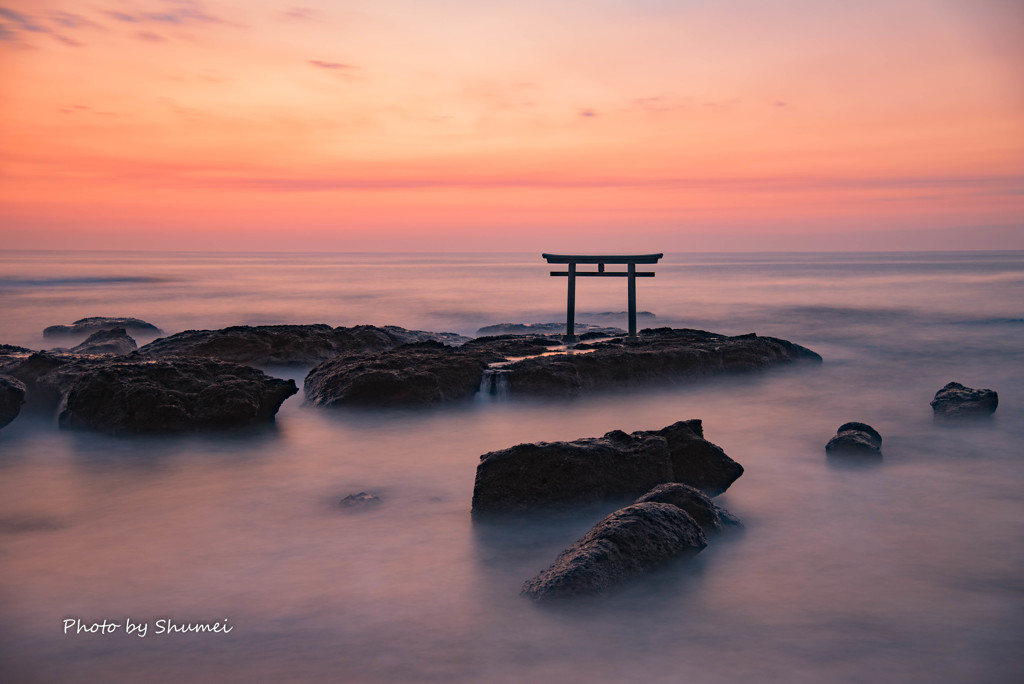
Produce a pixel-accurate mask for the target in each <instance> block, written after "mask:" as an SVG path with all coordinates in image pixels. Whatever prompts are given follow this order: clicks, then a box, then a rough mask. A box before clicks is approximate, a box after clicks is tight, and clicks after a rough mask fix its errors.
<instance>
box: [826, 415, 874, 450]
mask: <svg viewBox="0 0 1024 684" xmlns="http://www.w3.org/2000/svg"><path fill="white" fill-rule="evenodd" d="M825 453H827V454H830V455H831V454H840V455H859V456H881V455H882V436H881V435H880V434H878V431H877V430H875V428H873V427H871V426H870V425H867V424H866V423H843V424H842V425H840V426H839V429H838V430H836V436H835V437H833V438H832V439H830V440H829V441H828V444H826V445H825Z"/></svg>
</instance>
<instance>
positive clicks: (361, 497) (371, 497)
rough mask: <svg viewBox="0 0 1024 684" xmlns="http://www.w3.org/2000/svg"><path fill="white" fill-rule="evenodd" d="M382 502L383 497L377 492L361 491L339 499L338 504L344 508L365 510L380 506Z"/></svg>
mask: <svg viewBox="0 0 1024 684" xmlns="http://www.w3.org/2000/svg"><path fill="white" fill-rule="evenodd" d="M380 503H381V498H380V497H379V496H377V495H376V494H369V493H367V492H359V493H358V494H349V495H348V496H346V497H345V498H344V499H342V500H341V501H339V502H338V505H339V506H341V507H342V508H348V509H352V510H358V511H363V510H367V509H370V508H374V507H376V506H379V505H380Z"/></svg>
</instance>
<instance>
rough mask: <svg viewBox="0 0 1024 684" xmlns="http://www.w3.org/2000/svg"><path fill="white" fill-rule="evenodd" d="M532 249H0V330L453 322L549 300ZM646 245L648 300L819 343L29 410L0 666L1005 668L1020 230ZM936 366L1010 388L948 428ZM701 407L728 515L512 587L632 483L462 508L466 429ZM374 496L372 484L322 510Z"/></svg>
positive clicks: (485, 319)
mask: <svg viewBox="0 0 1024 684" xmlns="http://www.w3.org/2000/svg"><path fill="white" fill-rule="evenodd" d="M609 268H612V267H609ZM550 270H552V268H551V267H549V266H548V265H547V264H546V263H545V262H544V261H543V260H542V259H541V257H540V254H256V253H253V254H244V253H236V254H191V253H160V254H154V253H129V252H59V251H50V252H14V251H0V311H2V314H0V343H6V344H17V345H21V346H26V347H30V348H33V349H40V348H45V347H52V346H56V345H57V344H66V343H65V342H62V341H56V340H50V339H44V338H43V336H42V331H43V329H44V328H45V327H47V326H49V325H54V324H59V323H62V324H67V323H71V322H72V321H74V320H76V319H79V318H83V317H86V316H133V317H137V318H142V319H144V320H147V321H149V322H151V323H154V324H156V325H157V326H159V327H161V328H162V329H163V330H164V331H166V332H167V333H173V332H178V331H181V330H186V329H204V328H221V327H226V326H229V325H252V324H271V323H328V324H331V325H346V326H351V325H357V324H374V325H400V326H403V327H406V328H410V329H421V330H434V331H451V332H457V333H461V334H464V335H473V334H475V332H476V330H477V329H479V328H481V327H483V326H487V325H492V324H497V323H506V322H525V323H536V322H559V321H564V316H565V286H566V283H565V279H564V278H552V277H550V276H549V275H548V272H549V271H550ZM652 270H654V271H655V272H656V273H657V276H656V277H655V278H645V279H642V280H640V281H639V282H638V286H637V291H638V308H639V309H640V310H641V311H646V312H650V314H653V315H647V316H641V318H640V325H641V327H654V326H673V327H690V328H700V329H705V330H711V331H714V332H720V333H726V334H742V333H748V332H756V333H758V334H760V335H772V336H776V337H782V338H785V339H788V340H791V341H793V342H796V343H798V344H801V345H804V346H807V347H810V348H811V349H814V350H815V351H817V352H818V353H820V354H821V355H822V356H823V357H824V359H825V362H824V364H823V365H821V366H813V367H811V366H802V367H794V368H787V369H779V370H775V371H771V372H767V373H763V374H759V375H751V376H745V377H731V378H720V379H717V380H713V381H706V382H702V383H697V384H680V385H674V386H658V387H651V388H647V389H629V390H623V391H616V392H606V393H595V394H593V395H591V396H586V397H583V398H580V399H578V400H574V401H544V400H535V399H530V400H526V399H516V398H515V397H512V398H509V399H507V400H495V399H494V398H479V399H478V400H475V401H471V402H466V403H464V404H459V405H454V406H445V407H438V408H429V409H421V410H381V411H374V410H365V409H364V410H354V409H350V410H325V409H317V408H313V407H310V406H307V405H305V404H304V403H303V400H302V395H301V393H300V394H299V395H297V396H295V397H293V398H291V399H289V400H288V401H286V402H285V404H284V405H283V407H282V409H281V411H280V412H279V414H278V417H277V421H276V424H275V425H274V426H272V427H270V428H267V429H265V430H260V431H257V432H255V433H252V434H244V435H226V436H225V435H221V436H216V435H208V436H202V435H200V436H183V437H159V438H155V437H149V438H143V437H139V438H135V437H118V438H115V437H109V436H104V435H96V434H91V433H82V432H66V431H61V430H59V429H57V427H56V424H55V420H54V419H53V417H52V416H41V415H35V414H32V413H30V412H27V413H25V414H23V415H22V416H20V417H19V418H18V419H17V420H15V421H14V422H13V423H12V424H11V425H9V426H7V427H6V428H4V429H2V430H0V568H2V569H0V681H5V682H6V681H11V682H110V681H146V682H175V683H180V682H184V681H196V682H254V681H275V682H276V681H281V682H283V681H289V682H306V681H309V682H314V681H336V682H360V683H361V682H367V683H376V682H382V683H383V682H455V683H465V684H470V683H477V682H489V683H499V684H501V683H506V682H507V683H509V684H511V683H514V682H526V681H529V682H538V683H540V682H593V683H605V682H607V683H609V684H611V683H620V682H651V683H662V682H664V683H666V684H668V683H672V684H676V683H678V682H684V681H685V682H697V683H700V682H708V683H715V684H717V683H727V682H741V681H751V682H752V681H757V682H780V683H781V682H787V683H788V682H798V683H799V682H807V683H815V684H817V683H820V682H863V681H872V682H900V683H903V682H922V683H925V682H928V683H931V682H965V683H967V682H971V683H974V682H1010V681H1024V656H1022V652H1021V649H1020V645H1021V643H1024V581H1022V577H1024V342H1022V340H1024V252H930V253H857V254H854V253H841V254H834V253H828V254H806V253H799V254H779V253H771V254H692V255H688V254H671V253H670V254H666V255H665V258H664V259H663V260H662V262H661V263H659V264H657V265H655V266H653V267H652ZM625 309H626V287H625V282H623V279H616V278H606V279H605V278H587V279H581V280H580V281H579V282H578V288H577V311H578V313H577V320H578V321H580V322H584V323H588V322H589V323H595V324H599V325H615V326H619V327H625V325H626V321H625V315H624V314H623V313H622V312H623V311H625ZM139 341H140V343H142V342H146V341H149V339H147V338H143V339H140V340H139ZM270 372H271V373H272V374H276V375H279V376H281V377H293V378H295V379H296V381H297V382H299V383H301V381H302V378H303V375H304V371H302V370H285V369H270ZM954 380H955V381H958V382H961V383H963V384H966V385H970V386H973V387H986V388H992V389H995V390H997V391H998V392H999V409H998V411H997V412H996V414H995V416H994V417H993V419H991V420H987V421H980V422H978V423H975V424H969V425H963V426H958V427H947V426H943V425H939V424H935V423H934V422H933V420H932V414H931V408H930V407H929V405H928V402H929V401H930V400H931V398H932V397H933V396H934V394H935V392H936V391H937V390H938V389H939V388H940V387H942V386H943V385H944V384H946V383H947V382H949V381H954ZM688 418H701V419H702V420H703V422H704V429H705V434H706V436H707V438H708V439H710V440H711V441H712V442H715V443H717V444H719V445H720V446H722V447H723V448H724V449H725V451H726V453H728V454H729V455H730V456H731V457H732V458H734V459H735V460H737V461H739V462H740V463H741V464H743V466H744V467H745V468H746V472H745V473H744V475H743V476H742V477H741V478H740V479H739V480H738V481H737V482H736V483H735V484H734V485H733V486H732V487H731V488H730V489H729V491H728V492H727V493H725V494H724V495H722V496H720V497H718V499H717V502H718V503H719V504H720V505H722V506H724V507H725V508H727V509H728V510H729V511H730V512H732V513H733V514H734V515H736V516H737V517H738V518H740V519H741V520H742V521H743V522H744V524H745V528H744V530H743V531H742V532H741V533H738V534H733V535H729V536H726V537H719V538H715V539H712V540H711V543H710V545H709V546H708V548H707V549H706V550H705V551H704V552H702V553H701V554H699V555H698V556H697V557H696V558H694V559H692V560H689V561H687V562H685V563H677V564H674V565H670V566H668V567H666V568H665V569H663V570H662V571H660V572H656V573H654V574H653V575H651V576H648V577H645V578H642V579H640V580H638V581H636V582H633V583H631V584H629V585H628V586H626V587H625V588H624V589H623V591H621V592H619V593H617V594H615V595H614V596H612V597H610V598H609V599H607V600H602V601H588V602H579V603H573V604H570V605H565V606H557V607H553V608H538V607H537V606H534V605H532V604H530V603H529V602H528V601H527V600H526V599H524V598H522V597H520V596H519V589H520V586H521V584H522V582H523V580H525V579H527V578H529V577H531V576H532V575H534V574H535V573H537V572H538V571H540V570H542V569H543V568H545V567H546V566H547V565H548V564H550V563H551V561H553V560H554V558H555V557H556V556H557V555H558V553H559V551H561V549H563V548H564V547H565V546H567V545H569V544H570V543H572V542H573V541H574V540H575V539H577V538H578V537H579V536H581V535H582V534H583V533H584V532H585V531H586V530H587V529H588V528H589V527H590V526H591V525H593V523H595V522H596V521H597V520H598V519H599V518H600V517H601V516H602V515H604V514H606V513H608V512H610V511H611V510H614V508H616V507H617V503H618V504H621V503H622V502H617V503H616V502H612V503H609V504H608V505H607V506H604V507H600V508H590V509H586V510H579V511H577V512H575V513H573V514H566V515H560V516H551V517H542V518H538V519H526V520H517V521H515V522H509V523H507V524H487V525H480V524H477V525H474V524H473V523H472V521H471V520H470V516H469V510H470V499H471V495H472V488H473V478H474V474H475V468H476V465H477V463H478V460H479V456H480V455H481V454H483V453H485V452H488V451H492V450H496V449H502V448H505V447H508V446H511V445H514V444H517V443H520V442H531V441H541V440H546V441H552V440H569V439H575V438H579V437H590V436H599V435H601V434H603V433H605V432H608V431H609V430H613V429H623V430H626V431H632V430H640V429H657V428H661V427H664V426H665V425H668V424H670V423H672V422H675V421H677V420H682V419H688ZM853 420H856V421H862V422H866V423H869V424H871V425H873V426H874V427H875V428H876V429H878V431H879V432H880V433H881V434H882V437H883V440H884V441H883V445H882V449H883V452H884V459H883V461H882V462H881V464H879V465H876V466H873V467H868V466H861V467H852V466H846V467H844V466H842V465H841V464H836V463H834V462H830V461H827V460H826V458H825V454H824V444H825V442H826V441H828V439H829V438H830V437H831V436H832V435H834V434H835V431H836V428H837V427H838V426H839V425H840V424H842V423H844V422H847V421H853ZM363 491H365V492H369V493H372V494H375V495H377V496H379V497H380V498H381V500H382V502H381V503H380V505H378V506H376V507H373V508H371V509H368V510H364V511H361V512H352V511H349V510H346V509H343V508H341V507H340V506H339V505H338V502H339V500H340V499H341V498H343V497H344V496H346V495H348V494H353V493H358V492H363ZM66 619H81V620H82V621H83V622H84V623H87V624H91V623H93V622H102V621H103V620H104V619H106V620H108V621H110V622H114V623H121V624H122V625H123V624H124V622H125V620H126V619H131V620H132V621H133V623H142V622H145V623H147V624H148V625H149V632H148V634H147V636H146V637H145V638H139V637H138V636H137V635H125V634H124V629H123V627H122V628H121V630H120V631H119V632H116V633H114V634H107V635H103V634H88V633H82V634H74V633H68V634H65V633H64V621H65V620H66ZM159 619H171V620H173V621H174V622H175V623H180V624H194V623H214V622H223V621H225V620H227V621H228V624H229V625H230V626H232V627H233V629H232V631H230V632H229V633H227V634H210V633H200V634H195V633H188V634H157V633H155V631H156V626H155V622H156V620H159Z"/></svg>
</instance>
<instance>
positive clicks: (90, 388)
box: [4, 352, 298, 433]
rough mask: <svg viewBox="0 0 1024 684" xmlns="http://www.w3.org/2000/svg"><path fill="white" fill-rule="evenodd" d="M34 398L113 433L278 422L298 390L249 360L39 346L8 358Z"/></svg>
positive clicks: (83, 424) (68, 420) (70, 421)
mask: <svg viewBox="0 0 1024 684" xmlns="http://www.w3.org/2000/svg"><path fill="white" fill-rule="evenodd" d="M4 372H6V373H9V374H10V375H12V376H14V377H16V378H17V379H18V380H20V381H22V382H23V383H24V384H25V386H26V388H27V396H28V402H29V404H32V405H35V406H37V407H39V408H41V409H42V408H46V407H50V408H58V409H59V421H60V425H61V427H67V428H89V429H95V430H101V431H105V432H112V433H166V432H192V431H205V430H218V429H230V428H237V427H244V426H248V425H253V424H257V423H263V422H269V421H272V420H273V418H274V415H275V414H276V413H277V410H278V408H279V407H280V406H281V403H282V402H283V401H284V400H285V399H286V398H288V397H289V396H291V395H293V394H295V393H296V392H297V391H298V390H297V388H296V386H295V382H294V381H293V380H280V379H277V378H271V377H269V376H267V375H265V374H264V373H262V372H261V371H258V370H256V369H255V368H250V367H248V366H242V365H238V364H233V363H225V362H222V361H216V360H213V359H195V358H175V359H166V360H157V361H151V360H147V359H140V358H138V357H134V356H129V357H117V358H111V357H103V356H83V355H77V354H59V353H53V352H39V353H35V354H32V355H30V356H28V357H27V358H21V359H17V360H15V361H13V362H8V363H7V364H5V366H4Z"/></svg>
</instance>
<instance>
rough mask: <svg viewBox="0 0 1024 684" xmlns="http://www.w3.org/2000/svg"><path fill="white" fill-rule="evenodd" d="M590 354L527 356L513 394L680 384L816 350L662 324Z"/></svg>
mask: <svg viewBox="0 0 1024 684" xmlns="http://www.w3.org/2000/svg"><path fill="white" fill-rule="evenodd" d="M585 348H586V349H589V350H592V351H591V352H590V353H586V354H568V355H562V356H545V357H540V358H532V359H525V360H523V361H518V362H516V363H513V364H511V365H510V366H509V367H508V368H509V371H510V374H509V386H510V389H511V392H512V394H513V395H516V394H536V395H549V396H574V395H576V394H579V393H581V392H582V391H584V390H586V389H590V388H607V387H618V386H624V385H626V386H629V385H634V386H636V385H642V384H645V383H649V382H652V381H669V382H678V381H680V380H688V379H694V378H702V377H708V376H711V375H716V374H721V373H728V372H748V371H757V370H763V369H766V368H769V367H772V366H777V365H783V364H789V363H794V362H797V361H810V362H814V363H821V357H820V356H819V355H818V354H816V353H815V352H813V351H811V350H810V349H807V348H805V347H801V346H799V345H796V344H793V343H792V342H788V341H786V340H780V339H777V338H774V337H758V336H757V335H755V334H748V335H739V336H736V337H727V336H725V335H717V334H715V333H709V332H705V331H702V330H685V329H684V330H676V329H672V328H659V329H656V330H650V329H647V330H643V331H641V332H640V334H639V335H638V336H637V338H636V339H635V340H631V339H629V338H618V339H612V340H608V341H605V342H592V343H589V344H587V345H586V347H585Z"/></svg>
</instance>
